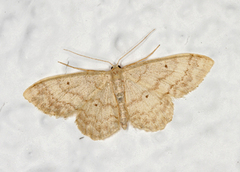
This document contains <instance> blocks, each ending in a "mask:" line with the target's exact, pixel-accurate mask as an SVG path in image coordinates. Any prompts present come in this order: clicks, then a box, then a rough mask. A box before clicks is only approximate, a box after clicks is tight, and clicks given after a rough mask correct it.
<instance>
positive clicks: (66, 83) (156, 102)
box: [23, 32, 214, 140]
mask: <svg viewBox="0 0 240 172" xmlns="http://www.w3.org/2000/svg"><path fill="white" fill-rule="evenodd" d="M150 33H151V32H150ZM150 33H149V34H148V35H147V36H145V37H144V39H143V40H142V41H140V42H139V43H138V44H137V45H136V46H135V47H137V46H138V45H139V44H140V43H142V42H143V41H144V40H145V39H146V38H147V37H148V36H149V35H150ZM135 47H133V48H132V49H131V50H130V51H129V52H128V53H126V54H125V55H124V56H122V57H121V58H120V59H119V60H118V62H117V64H115V65H113V64H112V63H110V62H108V63H110V64H111V66H112V67H111V70H109V71H98V70H86V69H82V68H76V67H73V66H70V65H68V64H64V63H62V62H60V63H62V64H64V65H66V66H69V67H72V68H75V69H79V70H83V71H82V72H78V73H72V74H65V75H57V76H53V77H48V78H45V79H42V80H40V81H38V82H36V83H34V84H33V85H32V86H30V87H29V88H27V89H26V91H25V92H24V93H23V96H24V97H25V99H27V100H28V101H29V102H30V103H32V104H34V105H35V106H36V107H37V108H38V109H39V110H41V111H43V112H44V113H46V114H48V115H51V116H55V117H63V118H68V117H70V116H72V115H74V114H75V115H76V121H75V122H76V125H77V126H78V128H79V130H80V131H81V132H82V133H83V134H84V135H87V136H89V137H90V138H91V139H93V140H103V139H106V138H108V137H109V136H111V135H113V134H114V133H116V132H117V131H119V130H120V128H123V129H124V130H126V129H127V128H128V122H130V123H131V125H132V126H133V127H134V128H138V129H142V130H145V131H151V132H155V131H158V130H162V129H164V128H165V126H166V125H167V123H169V122H170V121H171V120H172V117H173V109H174V105H173V102H172V99H173V98H181V97H183V96H184V95H186V94H188V93H189V92H190V91H192V90H194V89H195V88H196V87H197V86H198V85H199V84H200V83H201V82H202V81H203V79H204V77H205V76H206V75H207V73H208V72H209V71H210V69H211V67H212V66H213V64H214V61H213V60H212V59H211V58H209V57H207V56H204V55H199V54H191V53H186V54H176V55H171V56H168V57H164V58H157V59H153V60H146V59H147V58H148V57H149V56H151V55H152V54H153V53H154V52H155V51H156V49H157V48H158V47H159V45H158V46H157V48H156V49H154V51H153V52H151V53H150V54H149V55H148V56H147V57H145V58H143V59H141V60H139V61H137V62H135V63H132V64H129V65H126V66H120V65H119V63H120V60H121V59H122V58H123V57H125V56H126V55H127V54H129V53H130V52H131V51H132V50H133V49H134V48H135ZM68 51H69V50H68ZM70 52H72V51H70ZM72 53H74V52H72ZM75 54H76V53H75ZM78 55H80V54H78ZM80 56H84V55H80ZM84 57H87V56H84ZM87 58H91V57H87ZM91 59H93V58H91ZM95 60H99V59H95ZM99 61H104V60H99ZM104 62H107V61H104Z"/></svg>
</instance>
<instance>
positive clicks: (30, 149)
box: [0, 0, 240, 172]
mask: <svg viewBox="0 0 240 172" xmlns="http://www.w3.org/2000/svg"><path fill="white" fill-rule="evenodd" d="M239 16H240V3H239V1H237V0H231V1H229V0H218V1H207V0H202V1H199V0H186V1H174V0H168V1H163V0H149V1H144V0H138V1H133V0H115V1H104V0H102V1H100V0H99V1H83V0H68V1H67V0H62V1H57V0H51V1H46V0H42V1H30V0H26V1H14V0H9V1H3V0H2V1H1V2H0V55H1V56H0V74H1V75H0V94H1V96H0V97H1V98H0V171H1V172H5V171H6V172H9V171H10V172H11V171H26V172H43V171H44V172H45V171H48V172H55V171H56V172H61V171H63V172H64V171H70V172H77V171H81V172H85V171H86V172H91V171H98V172H99V171H104V172H107V171H109V172H110V171H117V172H118V171H119V172H122V171H125V172H126V171H129V172H130V171H139V172H142V171H143V172H144V171H172V172H173V171H176V172H179V171H184V172H191V171H197V172H198V171H199V172H202V171H204V172H206V171H211V172H225V171H231V172H235V171H236V172H238V171H240V144H239V143H240V114H239V104H240V98H239V95H240V91H239V90H240V89H239V85H240V83H239V82H240V75H239V73H240V68H239V64H240V48H239V47H240V39H239V35H240V20H239ZM154 28H156V31H155V32H154V33H153V34H152V35H151V37H150V38H149V39H148V40H147V41H145V43H144V44H143V45H142V46H141V47H139V48H137V49H136V50H135V51H134V52H133V53H131V54H130V55H129V56H128V57H126V58H125V59H124V60H123V62H122V64H123V65H124V64H129V63H131V62H134V61H136V60H138V59H140V58H142V57H144V56H146V55H147V54H149V53H150V52H151V51H152V50H153V49H154V48H155V47H156V46H157V45H158V44H161V47H160V48H159V49H158V51H157V52H156V53H155V54H154V55H153V56H152V57H151V58H156V57H162V56H166V55H171V54H176V53H185V52H191V53H199V54H203V55H207V56H209V57H211V58H212V59H213V60H214V61H215V65H214V66H213V68H212V70H211V71H210V73H209V74H208V75H207V77H206V78H205V80H204V82H203V83H202V84H201V85H200V86H199V87H198V88H197V89H196V90H195V91H193V92H191V93H190V94H188V95H187V96H185V98H182V99H177V100H175V101H174V103H175V110H174V112H175V114H174V117H173V121H172V122H171V123H169V124H168V125H167V127H166V128H165V129H164V130H163V131H160V132H156V133H146V132H144V131H139V130H136V129H133V128H132V127H129V129H128V130H127V131H123V130H121V131H120V132H118V133H117V134H115V135H114V136H112V137H110V138H109V139H106V140H104V141H92V140H91V139H90V138H88V137H84V136H83V135H82V134H81V132H80V131H79V130H78V129H77V127H76V125H75V124H74V123H73V122H74V118H69V119H67V120H64V119H60V118H59V119H55V118H54V117H49V116H47V115H45V114H43V113H42V112H40V111H39V110H37V108H35V107H34V106H33V105H32V104H29V103H28V102H27V101H26V100H25V99H24V98H23V96H22V93H23V92H24V90H25V89H26V88H27V87H28V86H30V85H31V84H33V83H34V82H36V81H38V80H39V79H42V78H44V77H47V76H52V75H57V74H64V73H71V72H75V71H76V70H74V69H70V68H66V67H65V66H62V65H60V64H59V63H57V61H62V62H65V63H69V64H70V65H73V66H77V67H81V68H86V69H103V70H108V69H110V66H108V64H105V63H101V62H97V61H92V60H89V59H85V58H83V57H78V56H75V55H73V54H70V53H68V52H65V51H63V48H67V49H70V50H73V51H75V52H78V53H82V54H85V55H89V56H91V57H97V58H101V59H104V60H109V61H111V62H113V63H114V62H117V59H118V58H119V57H120V56H121V55H123V54H124V53H125V52H126V51H127V50H129V49H130V47H132V46H133V45H134V44H136V43H137V42H138V41H139V40H140V39H141V38H143V36H144V35H146V34H147V33H148V32H149V31H151V30H152V29H154ZM81 137H84V138H81ZM80 138H81V139H80Z"/></svg>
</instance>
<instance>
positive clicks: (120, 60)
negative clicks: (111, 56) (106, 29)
mask: <svg viewBox="0 0 240 172" xmlns="http://www.w3.org/2000/svg"><path fill="white" fill-rule="evenodd" d="M155 30H156V29H153V30H152V31H151V32H149V33H148V34H147V35H146V36H145V37H144V38H143V39H142V40H141V41H140V42H139V43H138V44H137V45H135V46H134V47H133V48H131V49H130V50H129V51H128V52H127V53H126V54H124V55H123V56H122V57H121V58H120V59H119V60H118V62H117V64H119V62H120V61H121V60H122V59H123V58H124V57H125V56H126V55H128V54H129V53H130V52H132V51H133V50H134V49H135V48H136V47H137V46H139V45H140V44H141V43H142V42H143V41H144V40H146V39H147V37H148V36H149V35H150V34H151V33H152V32H153V31H155Z"/></svg>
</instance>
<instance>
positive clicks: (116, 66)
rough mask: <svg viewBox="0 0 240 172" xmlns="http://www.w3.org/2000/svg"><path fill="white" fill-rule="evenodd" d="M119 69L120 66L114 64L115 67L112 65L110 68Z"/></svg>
mask: <svg viewBox="0 0 240 172" xmlns="http://www.w3.org/2000/svg"><path fill="white" fill-rule="evenodd" d="M119 68H122V67H121V66H120V65H118V64H116V65H113V66H112V67H111V69H119Z"/></svg>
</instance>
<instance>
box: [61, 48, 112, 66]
mask: <svg viewBox="0 0 240 172" xmlns="http://www.w3.org/2000/svg"><path fill="white" fill-rule="evenodd" d="M63 50H65V51H68V52H70V53H73V54H76V55H79V56H82V57H85V58H89V59H92V60H97V61H100V62H105V63H109V64H110V65H111V66H113V64H112V63H111V62H109V61H106V60H101V59H96V58H92V57H88V56H85V55H82V54H78V53H75V52H73V51H70V50H67V49H63Z"/></svg>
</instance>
